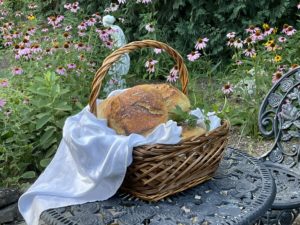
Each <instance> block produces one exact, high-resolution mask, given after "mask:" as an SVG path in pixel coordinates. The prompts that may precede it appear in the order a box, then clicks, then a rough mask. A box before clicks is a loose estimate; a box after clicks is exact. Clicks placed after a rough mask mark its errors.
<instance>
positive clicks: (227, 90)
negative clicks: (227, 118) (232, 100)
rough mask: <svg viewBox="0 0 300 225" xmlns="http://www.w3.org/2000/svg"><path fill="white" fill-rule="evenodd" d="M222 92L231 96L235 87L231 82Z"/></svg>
mask: <svg viewBox="0 0 300 225" xmlns="http://www.w3.org/2000/svg"><path fill="white" fill-rule="evenodd" d="M222 91H223V93H224V94H225V95H229V94H231V93H232V92H233V86H232V84H230V83H229V82H228V83H227V84H225V85H224V86H223V87H222Z"/></svg>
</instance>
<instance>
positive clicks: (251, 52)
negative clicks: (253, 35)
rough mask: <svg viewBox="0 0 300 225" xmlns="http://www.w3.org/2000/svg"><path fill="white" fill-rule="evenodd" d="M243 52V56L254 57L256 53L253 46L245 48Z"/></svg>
mask: <svg viewBox="0 0 300 225" xmlns="http://www.w3.org/2000/svg"><path fill="white" fill-rule="evenodd" d="M243 53H244V54H245V56H248V57H254V56H255V55H256V51H255V49H254V48H247V49H246V50H244V51H243Z"/></svg>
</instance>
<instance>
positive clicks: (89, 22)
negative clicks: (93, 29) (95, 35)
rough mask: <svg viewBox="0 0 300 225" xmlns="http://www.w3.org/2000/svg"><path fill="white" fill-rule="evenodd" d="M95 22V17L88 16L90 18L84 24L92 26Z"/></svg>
mask: <svg viewBox="0 0 300 225" xmlns="http://www.w3.org/2000/svg"><path fill="white" fill-rule="evenodd" d="M96 22H97V21H96V19H95V18H90V19H89V20H88V21H87V22H86V24H87V25H88V26H94V25H95V23H96Z"/></svg>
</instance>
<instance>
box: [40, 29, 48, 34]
mask: <svg viewBox="0 0 300 225" xmlns="http://www.w3.org/2000/svg"><path fill="white" fill-rule="evenodd" d="M41 31H42V32H43V33H47V32H48V31H49V29H48V28H43V29H42V30H41Z"/></svg>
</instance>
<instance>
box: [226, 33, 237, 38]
mask: <svg viewBox="0 0 300 225" xmlns="http://www.w3.org/2000/svg"><path fill="white" fill-rule="evenodd" d="M235 35H236V33H235V32H230V33H228V34H226V37H227V38H235Z"/></svg>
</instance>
